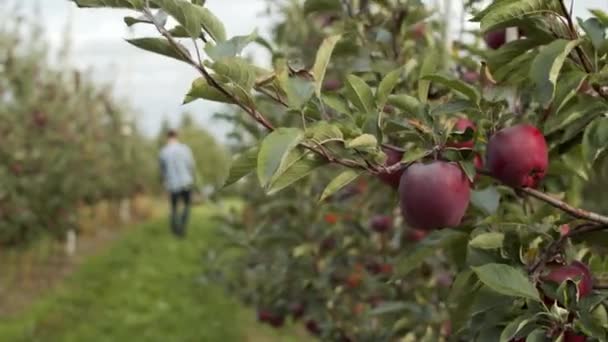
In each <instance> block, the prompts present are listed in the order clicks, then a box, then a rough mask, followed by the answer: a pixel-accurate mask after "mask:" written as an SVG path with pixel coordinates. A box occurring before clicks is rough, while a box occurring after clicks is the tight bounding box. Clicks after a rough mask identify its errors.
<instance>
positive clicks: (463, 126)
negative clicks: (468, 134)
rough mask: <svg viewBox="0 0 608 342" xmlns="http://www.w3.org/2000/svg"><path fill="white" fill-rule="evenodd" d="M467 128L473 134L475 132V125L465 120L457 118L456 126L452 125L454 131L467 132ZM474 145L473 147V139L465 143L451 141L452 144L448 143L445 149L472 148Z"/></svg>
mask: <svg viewBox="0 0 608 342" xmlns="http://www.w3.org/2000/svg"><path fill="white" fill-rule="evenodd" d="M467 128H470V129H472V130H473V132H475V131H476V130H477V127H476V126H475V123H474V122H473V121H471V120H469V119H467V118H459V119H458V120H456V124H455V125H454V131H456V132H465V131H466V130H467ZM474 145H475V142H474V141H473V139H470V140H467V141H453V142H448V143H447V144H446V146H447V147H454V148H473V146H474Z"/></svg>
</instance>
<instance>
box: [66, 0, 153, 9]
mask: <svg viewBox="0 0 608 342" xmlns="http://www.w3.org/2000/svg"><path fill="white" fill-rule="evenodd" d="M71 1H72V2H74V3H75V4H76V6H78V7H81V8H89V7H111V8H128V9H143V8H144V0H71Z"/></svg>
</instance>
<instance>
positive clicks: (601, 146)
mask: <svg viewBox="0 0 608 342" xmlns="http://www.w3.org/2000/svg"><path fill="white" fill-rule="evenodd" d="M607 148H608V118H605V117H600V118H597V119H595V120H594V121H592V122H591V123H590V124H589V125H588V126H587V128H586V129H585V134H584V135H583V156H584V157H585V160H586V161H587V162H588V163H590V164H591V165H593V163H594V162H595V161H596V160H597V159H598V158H599V156H600V155H601V154H602V152H604V151H606V150H607Z"/></svg>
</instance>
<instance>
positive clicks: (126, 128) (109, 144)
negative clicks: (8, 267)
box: [0, 14, 156, 245]
mask: <svg viewBox="0 0 608 342" xmlns="http://www.w3.org/2000/svg"><path fill="white" fill-rule="evenodd" d="M3 20H4V23H3V26H2V27H1V28H0V60H1V62H0V131H1V132H2V133H1V135H2V138H1V143H0V159H1V160H2V163H1V164H0V178H1V179H2V182H1V184H0V245H10V244H16V243H20V242H23V241H26V240H29V239H32V238H34V237H35V236H37V235H38V234H40V233H43V232H48V233H51V234H53V235H55V236H57V237H62V236H63V233H64V232H65V231H66V230H67V229H70V228H76V227H75V225H76V219H77V218H76V217H75V216H76V215H75V212H76V210H74V208H75V207H76V206H78V205H83V204H90V203H94V202H96V201H98V200H100V199H110V200H115V199H119V198H123V197H128V196H130V195H131V194H134V193H135V192H137V191H142V190H143V189H144V188H146V187H147V184H150V180H151V177H152V176H153V175H154V173H153V170H154V167H155V166H156V164H153V163H154V159H153V157H152V155H151V154H150V152H152V150H151V148H152V147H153V146H152V145H151V144H150V143H149V142H148V141H147V140H146V139H145V138H144V137H142V136H141V135H140V134H139V133H138V132H137V130H136V128H135V127H134V125H133V124H132V123H131V122H130V121H129V120H128V118H127V115H126V114H127V111H128V109H127V108H123V107H121V106H120V105H119V104H117V103H116V102H115V101H114V100H113V99H112V97H111V95H110V93H109V90H108V89H103V88H101V87H99V86H96V85H95V84H94V83H93V81H92V80H90V79H89V78H88V77H87V76H86V75H85V74H82V73H80V72H77V71H74V70H70V69H67V68H64V69H62V68H58V67H55V66H53V65H52V64H51V61H50V60H49V56H47V52H46V51H47V46H46V44H45V42H44V40H43V39H42V38H41V31H40V30H41V28H40V27H38V26H36V25H34V24H32V23H30V22H28V21H21V20H20V19H18V18H11V17H9V16H8V14H7V15H6V16H3ZM59 57H60V56H59Z"/></svg>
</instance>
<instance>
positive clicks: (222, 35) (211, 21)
mask: <svg viewBox="0 0 608 342" xmlns="http://www.w3.org/2000/svg"><path fill="white" fill-rule="evenodd" d="M197 10H198V12H199V16H200V20H201V24H202V25H203V29H204V30H205V32H207V33H208V34H209V35H210V36H211V38H213V40H215V41H216V42H217V43H220V42H223V41H225V40H226V28H224V24H223V23H222V21H221V20H220V19H219V18H218V17H216V16H215V14H213V13H212V12H211V11H210V10H208V9H207V8H205V7H199V8H197Z"/></svg>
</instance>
